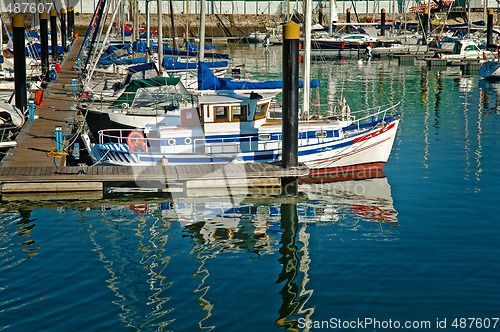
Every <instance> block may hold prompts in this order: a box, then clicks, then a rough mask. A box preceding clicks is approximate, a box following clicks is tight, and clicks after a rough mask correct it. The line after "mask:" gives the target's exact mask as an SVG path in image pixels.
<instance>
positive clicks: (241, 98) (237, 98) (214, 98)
mask: <svg viewBox="0 0 500 332" xmlns="http://www.w3.org/2000/svg"><path fill="white" fill-rule="evenodd" d="M255 95H258V96H260V98H255V97H256V96H255ZM275 96H276V94H271V93H267V94H264V93H263V94H252V93H245V94H243V93H241V94H236V93H227V94H208V95H202V96H200V97H199V98H198V101H199V103H200V104H234V103H242V102H249V101H254V100H255V101H259V100H266V101H267V100H269V99H272V98H273V97H275Z"/></svg>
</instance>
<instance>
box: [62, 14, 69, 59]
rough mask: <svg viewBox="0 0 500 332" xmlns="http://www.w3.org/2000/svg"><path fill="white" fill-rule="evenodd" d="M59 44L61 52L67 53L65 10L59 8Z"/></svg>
mask: <svg viewBox="0 0 500 332" xmlns="http://www.w3.org/2000/svg"><path fill="white" fill-rule="evenodd" d="M60 12H61V43H62V47H63V52H67V51H68V49H67V48H66V9H64V8H61V11H60Z"/></svg>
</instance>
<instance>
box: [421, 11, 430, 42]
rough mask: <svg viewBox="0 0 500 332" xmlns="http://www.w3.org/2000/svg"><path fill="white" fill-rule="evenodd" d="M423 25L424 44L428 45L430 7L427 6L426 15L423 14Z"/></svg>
mask: <svg viewBox="0 0 500 332" xmlns="http://www.w3.org/2000/svg"><path fill="white" fill-rule="evenodd" d="M422 27H423V30H424V33H423V35H424V40H422V45H427V39H428V38H429V36H427V34H428V33H429V9H428V8H425V9H424V15H423V16H422Z"/></svg>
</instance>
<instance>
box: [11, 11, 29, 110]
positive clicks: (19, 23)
mask: <svg viewBox="0 0 500 332" xmlns="http://www.w3.org/2000/svg"><path fill="white" fill-rule="evenodd" d="M12 31H13V44H14V45H13V46H14V88H15V92H16V107H17V108H19V109H20V110H21V112H22V113H23V114H25V113H24V112H25V111H26V106H27V105H28V95H27V91H26V57H25V50H24V17H23V16H22V15H20V14H16V15H14V17H13V18H12Z"/></svg>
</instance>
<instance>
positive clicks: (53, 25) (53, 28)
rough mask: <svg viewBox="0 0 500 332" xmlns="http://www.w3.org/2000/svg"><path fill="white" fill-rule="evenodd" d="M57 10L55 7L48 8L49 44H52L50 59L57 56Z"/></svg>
mask: <svg viewBox="0 0 500 332" xmlns="http://www.w3.org/2000/svg"><path fill="white" fill-rule="evenodd" d="M56 18H57V12H56V10H55V9H51V10H50V46H52V60H54V59H55V58H57V55H58V50H57V22H56Z"/></svg>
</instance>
